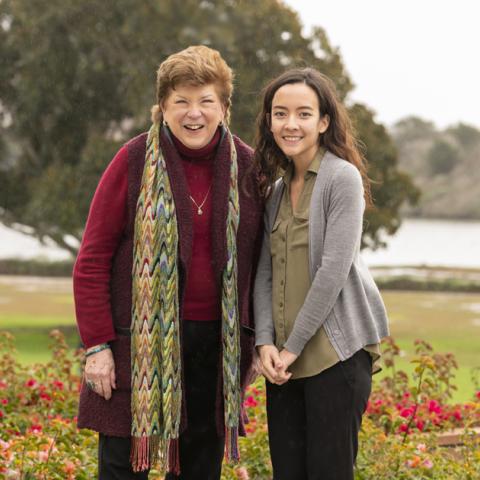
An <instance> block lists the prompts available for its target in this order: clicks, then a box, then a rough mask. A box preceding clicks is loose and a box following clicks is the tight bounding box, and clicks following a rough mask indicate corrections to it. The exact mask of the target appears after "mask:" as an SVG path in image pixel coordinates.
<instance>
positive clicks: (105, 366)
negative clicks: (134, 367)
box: [84, 347, 117, 400]
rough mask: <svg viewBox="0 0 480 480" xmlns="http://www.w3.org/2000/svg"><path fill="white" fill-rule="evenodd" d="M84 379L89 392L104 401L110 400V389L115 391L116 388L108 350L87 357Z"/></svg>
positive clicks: (111, 356) (111, 355) (113, 369)
mask: <svg viewBox="0 0 480 480" xmlns="http://www.w3.org/2000/svg"><path fill="white" fill-rule="evenodd" d="M93 348H94V347H92V349H93ZM87 352H88V350H87ZM84 378H85V382H86V384H87V386H89V388H90V389H91V390H93V391H94V392H95V393H96V394H98V395H100V396H101V397H103V398H105V400H110V398H111V397H112V388H113V389H115V388H117V386H116V384H115V362H114V360H113V354H112V351H111V350H110V349H109V348H106V349H105V350H102V351H100V352H97V353H94V354H93V355H90V356H88V357H87V360H86V364H85V371H84Z"/></svg>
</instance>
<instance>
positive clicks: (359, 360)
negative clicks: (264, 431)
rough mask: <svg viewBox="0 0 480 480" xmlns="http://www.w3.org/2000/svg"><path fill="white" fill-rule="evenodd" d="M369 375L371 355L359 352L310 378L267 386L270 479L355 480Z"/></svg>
mask: <svg viewBox="0 0 480 480" xmlns="http://www.w3.org/2000/svg"><path fill="white" fill-rule="evenodd" d="M371 372H372V363H371V358H370V354H369V353H368V352H366V351H365V350H360V351H358V352H357V353H355V355H353V356H352V357H351V358H349V359H348V360H346V361H344V362H339V363H337V364H336V365H334V366H333V367H331V368H329V369H327V370H325V371H323V372H321V373H319V374H318V375H315V376H313V377H308V378H301V379H296V380H290V381H289V382H287V383H286V384H284V385H281V386H280V385H274V384H271V383H269V382H267V414H268V432H269V444H270V454H271V457H272V464H273V474H274V476H273V478H274V480H299V479H302V480H353V467H354V463H355V458H356V456H357V450H358V431H359V429H360V425H361V421H362V415H363V412H364V411H365V408H366V406H367V401H368V397H369V395H370V391H371V385H372V373H371Z"/></svg>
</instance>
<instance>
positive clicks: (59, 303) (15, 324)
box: [0, 276, 480, 401]
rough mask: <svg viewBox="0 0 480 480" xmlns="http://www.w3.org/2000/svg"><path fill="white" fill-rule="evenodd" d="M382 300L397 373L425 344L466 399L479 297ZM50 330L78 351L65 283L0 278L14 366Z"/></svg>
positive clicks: (411, 295) (476, 361)
mask: <svg viewBox="0 0 480 480" xmlns="http://www.w3.org/2000/svg"><path fill="white" fill-rule="evenodd" d="M383 297H384V300H385V303H386V305H387V309H388V312H389V317H390V321H391V323H390V329H391V333H392V336H393V337H394V338H395V340H396V342H397V343H398V344H399V346H400V347H401V349H402V358H400V359H399V367H400V368H402V369H405V370H407V371H410V370H412V368H413V367H412V366H411V364H409V363H408V362H409V360H410V359H411V357H412V354H413V350H414V346H413V342H414V340H415V339H417V338H420V339H423V340H426V341H428V342H429V343H431V344H432V346H433V347H434V349H435V351H436V352H442V353H446V352H451V353H453V354H454V355H455V357H456V359H457V361H458V364H459V367H460V368H459V370H458V373H457V376H456V384H457V386H458V391H457V392H456V394H455V400H458V401H462V400H467V399H470V398H471V396H472V394H473V393H474V391H473V390H474V387H473V385H472V382H471V369H472V368H473V367H480V340H479V339H480V294H478V293H475V294H473V293H472V294H466V293H438V292H433V293H432V292H401V291H385V292H383ZM53 328H60V329H61V330H63V331H64V332H65V334H66V336H67V341H68V343H69V345H70V346H71V347H72V348H74V347H76V346H78V344H79V337H78V334H77V331H76V327H75V314H74V307H73V299H72V288H71V281H70V280H68V279H36V278H27V277H8V276H3V277H2V276H0V329H1V330H8V331H10V332H11V333H13V334H14V335H15V338H16V346H17V350H18V358H19V361H21V362H22V363H32V362H43V361H45V360H47V359H49V358H50V352H49V350H48V343H49V338H48V333H49V331H50V330H52V329H53ZM381 375H382V373H380V374H379V375H377V376H375V377H374V379H375V380H378V379H379V378H381Z"/></svg>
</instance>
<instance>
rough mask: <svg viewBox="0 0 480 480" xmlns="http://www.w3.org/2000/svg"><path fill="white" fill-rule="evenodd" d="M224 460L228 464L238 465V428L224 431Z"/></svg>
mask: <svg viewBox="0 0 480 480" xmlns="http://www.w3.org/2000/svg"><path fill="white" fill-rule="evenodd" d="M225 458H226V460H227V461H229V462H233V463H238V461H239V460H240V452H239V450H238V427H227V428H226V429H225Z"/></svg>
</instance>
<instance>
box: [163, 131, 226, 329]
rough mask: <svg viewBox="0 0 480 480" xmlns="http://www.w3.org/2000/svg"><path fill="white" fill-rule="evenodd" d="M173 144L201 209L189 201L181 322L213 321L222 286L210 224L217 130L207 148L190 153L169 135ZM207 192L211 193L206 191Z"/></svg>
mask: <svg viewBox="0 0 480 480" xmlns="http://www.w3.org/2000/svg"><path fill="white" fill-rule="evenodd" d="M172 139H173V143H174V144H175V147H176V148H177V151H178V153H179V154H180V158H181V159H182V162H183V169H184V172H185V177H186V179H187V183H188V187H189V190H190V196H191V197H192V198H193V200H195V202H196V203H197V205H202V202H204V201H205V202H204V203H203V205H202V207H201V210H202V214H201V215H199V214H198V207H197V206H196V205H195V203H194V202H193V201H192V200H190V203H191V206H192V212H193V246H192V260H191V264H190V269H189V272H188V279H187V284H186V287H185V297H184V302H183V318H185V319H187V320H216V319H220V318H221V301H220V299H221V284H220V282H219V281H216V279H215V277H214V274H213V268H212V248H211V241H210V240H211V234H212V233H211V232H212V228H211V220H212V192H211V189H210V187H211V185H212V178H213V162H214V158H215V151H216V148H217V146H218V143H219V141H220V130H217V131H216V133H215V135H214V136H213V138H212V140H211V141H210V143H208V145H206V146H204V147H202V148H200V149H196V150H193V149H191V148H188V147H186V146H185V145H184V144H183V143H181V142H180V140H178V139H177V138H176V137H174V136H173V135H172ZM209 190H210V191H209Z"/></svg>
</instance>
